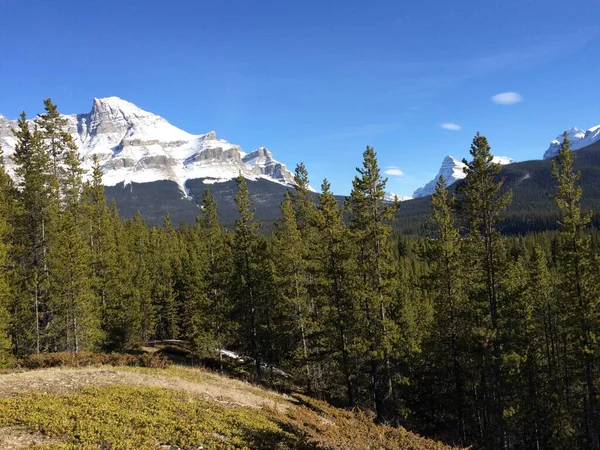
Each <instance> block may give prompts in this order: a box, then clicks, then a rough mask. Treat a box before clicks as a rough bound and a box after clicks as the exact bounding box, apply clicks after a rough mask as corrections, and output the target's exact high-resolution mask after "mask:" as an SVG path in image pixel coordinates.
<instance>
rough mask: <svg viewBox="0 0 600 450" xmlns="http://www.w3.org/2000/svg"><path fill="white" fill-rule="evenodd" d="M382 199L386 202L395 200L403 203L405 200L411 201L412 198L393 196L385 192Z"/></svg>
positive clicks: (391, 193)
mask: <svg viewBox="0 0 600 450" xmlns="http://www.w3.org/2000/svg"><path fill="white" fill-rule="evenodd" d="M384 199H385V201H388V202H395V201H396V200H398V201H399V202H405V201H406V200H412V197H409V196H407V195H398V194H394V193H393V192H386V193H385V197H384Z"/></svg>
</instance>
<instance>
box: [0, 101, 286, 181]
mask: <svg viewBox="0 0 600 450" xmlns="http://www.w3.org/2000/svg"><path fill="white" fill-rule="evenodd" d="M64 117H65V118H66V119H67V121H68V131H69V132H70V133H71V134H72V136H73V139H74V141H75V143H76V144H77V147H78V149H79V155H80V158H81V160H82V162H83V166H84V168H85V169H90V168H91V165H92V157H93V155H98V157H99V158H100V162H101V165H102V171H103V172H104V176H103V182H104V184H105V185H106V186H115V185H118V184H120V183H123V184H125V185H127V184H129V183H151V182H155V181H161V180H169V181H172V182H174V183H175V184H176V185H177V186H178V187H179V189H180V190H181V191H182V193H184V192H186V189H187V188H186V183H187V181H188V180H195V179H203V180H204V184H207V185H208V184H214V183H220V182H225V181H228V180H231V179H233V178H236V177H237V176H238V175H239V174H240V173H241V174H242V175H243V176H244V177H245V178H247V179H248V180H259V179H260V180H265V181H269V182H273V183H278V184H281V185H285V186H291V185H293V180H294V177H293V174H292V173H291V172H290V171H289V170H288V169H287V167H286V166H285V164H282V163H280V162H278V161H277V160H275V159H274V158H273V155H272V153H271V152H270V151H269V150H267V149H266V148H264V147H261V148H259V149H257V150H255V151H253V152H251V153H248V154H246V153H244V152H243V151H242V149H241V147H240V146H239V145H234V144H231V143H229V142H227V141H226V140H223V139H218V138H217V136H216V133H215V132H214V131H211V132H209V133H206V134H200V135H195V134H190V133H188V132H186V131H183V130H181V129H179V128H177V127H175V126H173V125H171V124H170V123H169V122H167V121H166V120H165V119H163V118H162V117H160V116H157V115H155V114H152V113H150V112H147V111H144V110H142V109H140V108H138V107H137V106H136V105H134V104H133V103H130V102H128V101H125V100H122V99H120V98H118V97H108V98H96V99H94V102H93V105H92V110H91V111H90V112H89V113H86V114H73V115H65V116H64ZM15 125H16V122H15V121H11V120H9V119H7V118H6V117H4V116H0V145H1V146H2V147H3V148H4V153H5V159H6V163H7V168H8V170H9V171H11V169H12V162H11V160H10V155H11V154H12V153H13V152H14V146H15V143H16V142H15V139H14V137H13V136H12V133H11V128H14V127H15Z"/></svg>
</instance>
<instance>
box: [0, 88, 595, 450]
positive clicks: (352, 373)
mask: <svg viewBox="0 0 600 450" xmlns="http://www.w3.org/2000/svg"><path fill="white" fill-rule="evenodd" d="M45 108H46V112H45V113H44V114H42V115H40V116H39V117H38V118H37V119H36V121H35V125H34V126H30V125H29V123H28V121H27V120H26V117H25V115H24V114H23V116H22V117H21V119H20V120H19V123H18V128H17V129H16V130H15V137H16V139H17V147H16V151H15V155H14V163H15V165H16V175H17V178H16V180H15V181H13V180H11V178H10V177H9V176H8V175H7V174H6V172H5V170H4V168H2V167H0V238H1V239H0V267H2V271H1V272H0V301H1V304H0V306H1V307H0V331H1V333H0V363H1V364H2V365H3V366H10V365H11V364H12V361H13V360H14V359H15V358H22V357H26V356H28V355H31V354H37V353H45V352H73V353H78V352H82V351H103V352H125V351H129V350H132V349H136V348H139V347H140V346H141V345H144V344H145V343H147V342H149V341H155V340H164V339H179V340H184V341H187V342H189V343H191V346H192V348H193V351H194V352H195V353H196V354H197V355H198V356H199V357H205V358H214V359H218V356H219V354H220V353H221V352H220V350H223V349H228V350H234V351H237V352H239V353H241V354H243V355H246V356H247V357H249V358H251V360H252V361H253V368H252V372H253V373H252V376H253V378H254V379H255V380H257V381H262V382H265V383H269V382H270V381H271V380H272V379H273V377H274V369H273V368H274V367H281V368H282V369H283V370H285V371H287V372H290V373H291V374H292V376H293V378H294V380H295V382H296V383H297V384H298V385H300V386H302V387H303V389H304V391H305V392H306V393H307V394H309V395H311V396H314V397H317V398H320V399H325V400H327V401H329V402H331V403H333V404H335V405H338V406H342V407H348V408H354V407H355V408H359V409H363V410H369V411H373V412H374V414H375V416H376V418H377V421H378V422H381V423H386V424H389V425H402V426H405V427H406V428H407V429H409V430H411V431H415V432H418V433H421V434H424V435H426V436H429V437H433V438H435V439H439V440H442V441H444V442H446V443H448V444H452V445H457V446H461V447H462V446H473V448H486V449H508V448H538V449H541V448H579V449H589V448H593V449H600V413H599V411H598V409H599V408H600V406H599V405H598V383H599V381H598V380H599V375H600V367H599V361H598V350H599V349H598V338H597V337H598V336H599V335H600V310H599V308H598V301H599V298H600V272H598V270H597V267H598V262H599V259H600V252H599V250H600V248H599V242H598V239H597V235H596V234H592V233H591V232H590V229H589V225H590V224H589V222H590V218H589V215H588V213H587V212H586V211H584V210H583V209H582V202H581V199H582V190H581V188H580V179H579V178H580V175H579V173H578V172H577V166H576V165H575V164H574V153H573V152H572V151H571V150H570V148H569V143H568V140H566V141H565V143H564V144H563V146H562V147H561V150H560V152H559V155H558V157H557V159H556V160H555V161H554V162H548V163H547V165H546V166H544V167H545V168H540V169H539V170H540V171H541V172H543V174H544V177H546V178H545V179H552V180H553V182H552V184H550V183H547V184H544V186H545V187H547V192H548V193H549V194H550V195H552V197H551V198H549V199H548V200H546V199H545V198H544V199H543V200H542V199H541V197H540V199H539V201H540V202H541V203H540V204H542V203H543V204H548V203H546V202H550V201H552V202H553V203H554V204H555V205H556V211H557V212H558V214H557V216H556V218H558V219H560V220H559V223H557V225H556V227H557V229H558V231H556V232H552V233H544V234H530V235H527V236H525V237H522V238H510V237H505V236H502V234H501V233H500V231H501V229H502V227H503V226H506V225H502V224H506V222H505V220H506V219H505V218H506V216H505V214H506V211H507V208H508V207H509V205H510V204H511V201H512V202H522V204H523V205H524V206H523V207H526V205H527V201H526V200H525V199H524V197H523V198H520V197H518V196H517V195H516V194H515V195H514V197H513V194H512V192H513V191H514V192H517V191H518V186H519V182H515V181H514V180H516V179H518V177H519V173H518V171H519V170H521V169H523V170H524V168H526V167H527V166H520V165H514V166H513V167H512V168H511V169H510V170H513V171H516V172H515V175H514V177H513V178H510V177H509V176H506V178H502V177H499V176H498V174H499V172H500V170H501V168H500V166H499V165H497V164H494V163H492V153H491V149H490V146H489V145H488V142H487V140H486V138H485V137H484V136H481V135H479V134H477V135H476V136H475V137H474V139H473V141H472V144H471V151H470V155H471V158H470V161H469V162H468V165H467V168H466V169H465V170H466V179H465V181H464V182H462V183H460V184H459V185H458V186H457V189H456V192H454V193H453V194H450V193H449V192H448V189H447V188H446V186H445V182H444V180H443V179H440V180H439V181H438V185H437V187H436V193H435V194H434V196H433V198H432V199H428V200H427V201H430V202H431V204H430V205H429V206H428V218H427V220H428V224H429V225H428V228H427V230H428V235H427V236H424V237H422V238H410V239H409V238H406V237H400V238H399V237H397V235H396V234H395V233H394V232H393V229H394V227H396V226H401V224H399V223H398V221H402V220H403V218H402V217H403V216H402V215H401V214H400V215H398V211H397V208H398V205H397V204H390V203H389V202H386V201H385V199H384V198H385V187H386V181H385V179H384V178H383V177H382V174H381V171H380V168H379V166H378V163H377V155H376V153H375V151H374V150H373V149H372V148H370V147H367V149H366V150H365V151H364V153H363V164H362V166H361V167H360V168H359V169H358V170H357V173H356V174H355V177H354V180H353V183H352V192H351V194H350V196H349V197H348V198H347V199H346V201H345V203H344V205H343V207H340V203H339V202H338V200H337V199H336V197H334V195H333V193H332V192H331V190H330V186H329V183H328V182H327V180H324V181H323V182H322V184H321V190H320V193H319V194H318V201H315V198H314V195H313V194H312V193H311V191H310V190H309V178H308V173H307V171H306V168H305V167H304V165H303V164H300V165H298V167H297V168H296V171H295V188H294V189H293V190H291V191H289V192H287V193H286V194H285V196H284V199H283V202H282V203H281V206H280V212H281V217H280V219H278V220H277V222H276V224H275V226H274V230H273V232H272V233H263V232H261V224H260V223H259V222H258V221H257V220H256V218H255V216H254V211H255V205H254V204H253V202H252V201H251V200H250V198H249V195H248V185H247V182H246V180H245V179H244V178H243V177H240V178H238V180H237V186H236V191H235V199H234V200H235V204H236V207H237V215H236V220H235V223H233V224H231V226H227V227H224V226H223V225H222V224H221V223H220V222H219V220H218V215H217V214H218V211H217V205H216V203H215V200H214V198H213V196H212V194H211V192H210V191H209V190H208V189H206V190H205V191H204V192H203V193H202V197H201V202H202V208H201V210H200V214H199V215H198V217H197V218H196V221H195V223H194V224H193V225H189V224H186V223H182V225H181V226H180V227H175V226H173V224H172V222H171V219H170V218H169V216H166V217H165V218H164V224H163V225H162V226H159V227H152V226H149V225H148V224H147V223H145V222H144V220H143V219H142V217H141V215H139V214H138V215H136V216H135V217H134V218H133V219H130V220H126V219H123V218H121V216H120V215H119V212H118V210H117V208H116V206H115V205H114V204H111V205H107V204H106V200H105V192H104V187H103V185H102V173H101V171H100V169H99V165H98V163H97V162H96V164H95V167H94V170H93V173H92V174H91V177H90V178H89V181H86V182H84V181H83V180H84V178H83V171H82V170H81V168H80V164H79V161H78V158H77V157H76V155H77V153H76V150H75V147H74V145H73V142H72V140H71V137H70V135H69V134H68V133H66V132H65V131H64V123H63V122H62V119H61V117H60V116H59V115H58V112H57V109H56V106H55V105H54V104H52V102H51V101H50V100H47V101H46V102H45ZM580 152H581V151H580ZM581 155H583V156H581V157H584V156H585V153H582V154H581ZM581 157H578V158H581ZM0 160H1V159H0ZM523 164H526V163H523ZM588 176H591V175H590V174H588V173H585V172H584V173H583V175H582V182H583V184H584V185H585V186H587V184H586V183H591V182H592V181H591V180H584V178H583V177H588ZM549 177H551V178H549ZM532 178H536V179H538V178H537V177H532ZM511 180H513V181H511ZM526 181H527V180H526V179H524V180H522V181H521V183H522V184H523V183H525V182H526ZM424 201H425V200H424ZM532 201H536V199H532ZM398 217H400V218H398ZM508 217H509V218H510V216H508ZM548 220H549V219H548ZM503 221H504V222H503ZM324 448H327V447H324Z"/></svg>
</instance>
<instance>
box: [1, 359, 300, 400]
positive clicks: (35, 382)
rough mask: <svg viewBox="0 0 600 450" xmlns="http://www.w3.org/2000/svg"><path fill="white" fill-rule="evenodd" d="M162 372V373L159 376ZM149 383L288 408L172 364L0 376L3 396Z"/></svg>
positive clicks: (266, 395)
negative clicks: (159, 368) (168, 365)
mask: <svg viewBox="0 0 600 450" xmlns="http://www.w3.org/2000/svg"><path fill="white" fill-rule="evenodd" d="M159 373H160V375H159ZM115 384H122V385H129V386H150V387H162V388H167V389H172V390H175V391H179V392H186V393H189V394H195V395H198V396H199V397H201V398H204V399H207V400H212V401H215V402H219V403H221V404H225V405H231V406H243V407H253V408H260V407H263V406H268V407H270V408H275V409H285V408H286V407H287V406H288V405H289V404H290V403H289V398H287V397H285V396H283V395H279V394H277V393H274V392H270V391H266V390H263V389H260V388H258V387H255V386H252V385H251V384H249V383H245V382H243V381H239V380H234V379H230V378H225V377H221V376H218V375H216V374H212V373H210V372H206V371H202V370H198V369H189V368H183V367H172V368H169V369H164V370H160V372H159V371H157V370H156V369H144V368H129V367H84V368H63V367H56V368H50V369H41V370H35V371H30V372H20V373H8V374H3V375H0V397H6V396H15V395H21V394H24V393H49V394H59V395H66V394H70V393H73V392H76V391H78V390H79V389H81V388H83V387H87V386H109V385H115Z"/></svg>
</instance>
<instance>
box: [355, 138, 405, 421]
mask: <svg viewBox="0 0 600 450" xmlns="http://www.w3.org/2000/svg"><path fill="white" fill-rule="evenodd" d="M356 170H357V172H358V175H356V176H355V177H354V181H353V182H352V192H351V193H350V198H349V199H348V201H347V207H348V214H349V217H350V230H351V236H352V240H353V242H354V245H355V247H356V248H355V252H356V255H355V258H356V270H357V277H358V279H359V281H358V285H357V287H356V295H357V297H358V298H359V303H360V304H361V305H362V312H363V314H362V324H361V326H362V329H363V345H364V349H365V356H366V360H367V366H368V369H367V370H368V373H369V377H370V382H369V384H370V387H369V389H370V391H371V394H372V401H373V404H374V406H375V410H376V412H377V417H378V419H379V420H387V419H388V418H389V413H390V407H391V404H392V401H393V398H394V392H393V379H392V367H391V356H392V352H393V350H394V347H395V345H394V344H395V339H396V337H397V335H396V333H394V328H395V325H394V323H393V321H392V320H390V319H391V318H390V312H391V311H392V309H393V305H394V302H395V298H394V297H395V296H394V292H395V288H394V278H395V266H394V264H393V261H392V247H391V241H390V235H391V229H392V228H391V222H392V221H393V219H394V217H395V213H396V206H394V205H391V204H389V203H388V202H386V201H385V186H386V182H387V179H385V178H383V177H382V176H381V173H380V169H379V166H378V164H377V155H376V153H375V151H374V150H373V148H371V147H367V149H366V150H365V152H364V153H363V165H362V168H357V169H356Z"/></svg>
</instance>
